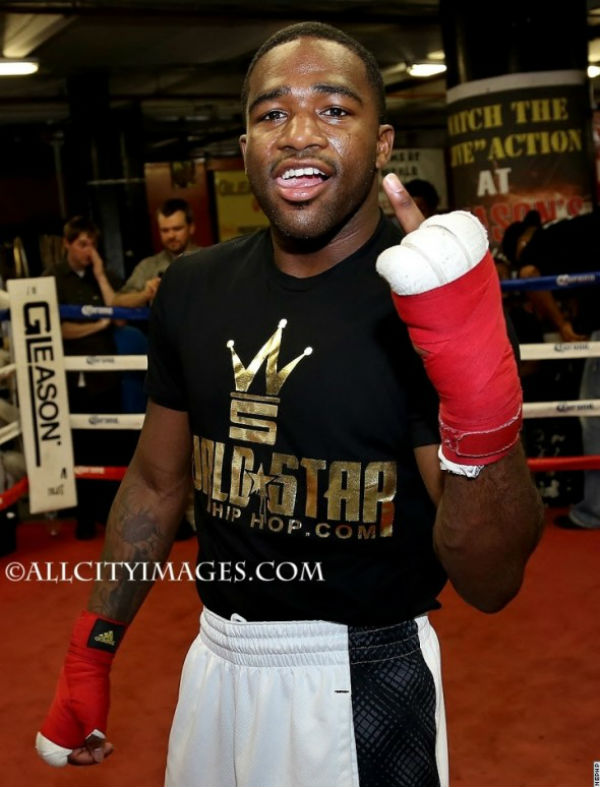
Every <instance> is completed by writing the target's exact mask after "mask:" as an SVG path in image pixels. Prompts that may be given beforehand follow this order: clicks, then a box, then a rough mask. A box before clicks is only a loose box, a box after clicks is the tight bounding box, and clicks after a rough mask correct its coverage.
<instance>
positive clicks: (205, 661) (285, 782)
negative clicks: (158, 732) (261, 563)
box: [166, 609, 448, 787]
mask: <svg viewBox="0 0 600 787" xmlns="http://www.w3.org/2000/svg"><path fill="white" fill-rule="evenodd" d="M447 784H448V754H447V745H446V724H445V716H444V703H443V695H442V684H441V667H440V652H439V645H438V640H437V637H436V634H435V632H434V630H433V628H432V627H431V625H430V624H429V621H428V619H427V618H426V617H419V618H417V619H416V620H414V621H412V620H410V621H406V622H403V623H399V624H396V625H393V626H385V627H379V628H378V627H370V626H369V627H363V626H345V625H340V624H337V623H326V622H322V621H285V622H279V621H278V622H260V623H254V622H245V621H244V620H243V619H241V618H239V616H237V615H233V616H232V620H225V619H224V618H222V617H219V616H218V615H215V614H214V613H212V612H210V611H208V610H206V609H205V610H204V611H203V613H202V615H201V618H200V634H199V635H198V637H197V638H196V639H195V640H194V642H193V643H192V646H191V648H190V650H189V653H188V655H187V657H186V660H185V664H184V667H183V673H182V676H181V685H180V692H179V701H178V705H177V709H176V711H175V717H174V719H173V726H172V729H171V736H170V740H169V754H168V759H167V774H166V787H446V785H447Z"/></svg>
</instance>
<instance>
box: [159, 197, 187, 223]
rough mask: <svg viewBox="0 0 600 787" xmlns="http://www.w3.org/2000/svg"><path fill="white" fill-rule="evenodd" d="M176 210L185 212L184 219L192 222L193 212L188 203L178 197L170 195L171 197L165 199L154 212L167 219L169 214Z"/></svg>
mask: <svg viewBox="0 0 600 787" xmlns="http://www.w3.org/2000/svg"><path fill="white" fill-rule="evenodd" d="M178 210H180V211H182V212H183V213H184V214H185V220H186V222H187V223H188V224H193V223H194V213H193V212H192V208H191V206H190V203H189V202H187V201H186V200H184V199H181V198H180V197H172V198H171V199H167V200H165V201H164V202H163V204H162V205H161V206H160V208H159V209H158V210H157V211H156V212H157V213H160V215H161V216H164V217H165V218H166V219H167V218H169V216H172V215H173V214H174V213H177V211H178Z"/></svg>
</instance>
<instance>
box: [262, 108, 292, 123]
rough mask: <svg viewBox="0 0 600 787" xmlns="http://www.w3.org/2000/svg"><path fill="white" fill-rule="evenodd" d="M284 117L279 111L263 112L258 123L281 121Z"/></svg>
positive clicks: (283, 113)
mask: <svg viewBox="0 0 600 787" xmlns="http://www.w3.org/2000/svg"><path fill="white" fill-rule="evenodd" d="M283 117H285V112H284V111H283V110H281V109H270V110H269V111H268V112H265V113H264V114H263V115H261V116H260V117H259V118H258V122H259V123H260V122H261V121H263V120H266V121H269V120H281V118H283Z"/></svg>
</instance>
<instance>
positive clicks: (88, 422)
mask: <svg viewBox="0 0 600 787" xmlns="http://www.w3.org/2000/svg"><path fill="white" fill-rule="evenodd" d="M69 423H70V425H71V429H141V428H142V426H143V424H144V413H126V414H123V415H119V414H118V413H99V414H94V413H71V414H70V415H69Z"/></svg>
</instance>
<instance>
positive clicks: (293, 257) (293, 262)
mask: <svg viewBox="0 0 600 787" xmlns="http://www.w3.org/2000/svg"><path fill="white" fill-rule="evenodd" d="M370 202H372V201H370ZM379 215H380V214H379V207H378V205H377V203H376V202H374V203H373V204H370V205H367V204H365V205H363V206H362V208H360V209H359V210H358V211H357V212H356V213H355V214H354V216H352V218H351V219H350V220H349V221H348V222H347V223H346V224H344V226H343V227H341V228H339V227H338V228H335V229H334V230H333V231H332V232H331V233H329V234H327V235H325V236H322V237H319V238H315V239H310V240H301V239H297V238H289V237H286V236H284V235H282V234H281V233H280V232H278V231H277V230H276V229H275V228H274V227H271V237H272V238H273V255H274V260H275V265H277V267H278V268H279V270H280V271H282V272H283V273H287V274H288V275H289V276H295V277H296V278H299V279H304V278H308V277H309V276H317V275H318V274H319V273H323V272H324V271H326V270H329V268H333V267H334V266H335V265H337V264H338V263H339V262H342V260H345V259H346V258H347V257H349V256H350V255H351V254H353V253H354V252H355V251H357V250H358V249H360V248H361V246H364V244H365V243H366V242H367V241H368V240H369V238H370V237H371V235H372V234H373V233H374V232H375V228H376V227H377V224H378V222H379Z"/></svg>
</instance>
